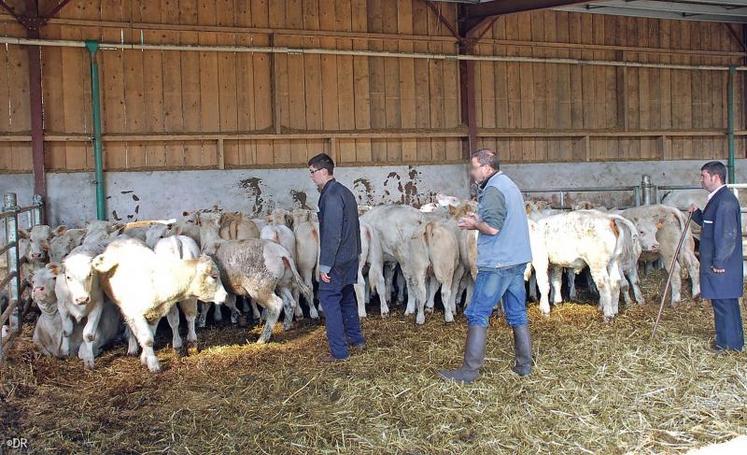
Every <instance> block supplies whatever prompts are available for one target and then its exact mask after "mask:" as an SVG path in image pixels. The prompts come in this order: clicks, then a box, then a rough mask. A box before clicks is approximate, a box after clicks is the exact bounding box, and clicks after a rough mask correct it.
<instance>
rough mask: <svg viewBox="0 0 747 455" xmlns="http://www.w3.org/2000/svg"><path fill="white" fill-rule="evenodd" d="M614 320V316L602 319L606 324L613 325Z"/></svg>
mask: <svg viewBox="0 0 747 455" xmlns="http://www.w3.org/2000/svg"><path fill="white" fill-rule="evenodd" d="M614 319H615V317H614V316H604V317H603V318H602V322H604V323H605V324H612V321H613V320H614Z"/></svg>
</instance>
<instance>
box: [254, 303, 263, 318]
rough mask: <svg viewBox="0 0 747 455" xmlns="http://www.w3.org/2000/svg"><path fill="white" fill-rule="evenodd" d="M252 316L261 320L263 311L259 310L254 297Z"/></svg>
mask: <svg viewBox="0 0 747 455" xmlns="http://www.w3.org/2000/svg"><path fill="white" fill-rule="evenodd" d="M252 317H253V318H254V319H255V320H256V321H261V320H262V318H263V317H264V315H263V313H260V312H259V307H258V306H257V302H255V301H254V299H252Z"/></svg>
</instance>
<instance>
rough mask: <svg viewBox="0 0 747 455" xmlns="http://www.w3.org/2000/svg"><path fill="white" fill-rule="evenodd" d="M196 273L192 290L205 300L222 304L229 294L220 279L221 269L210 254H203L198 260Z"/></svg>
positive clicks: (193, 293) (196, 295) (192, 292)
mask: <svg viewBox="0 0 747 455" xmlns="http://www.w3.org/2000/svg"><path fill="white" fill-rule="evenodd" d="M195 267H196V268H195V275H194V278H193V279H192V283H191V289H190V292H191V294H192V295H194V296H195V297H197V298H198V299H200V300H202V301H203V302H213V303H216V304H222V303H224V302H225V301H226V297H227V296H228V294H227V293H226V289H225V288H224V287H223V283H222V282H221V279H220V271H219V270H218V266H217V265H216V264H215V261H213V260H212V259H211V258H210V257H209V256H206V255H202V256H200V257H199V259H197V260H196V265H195Z"/></svg>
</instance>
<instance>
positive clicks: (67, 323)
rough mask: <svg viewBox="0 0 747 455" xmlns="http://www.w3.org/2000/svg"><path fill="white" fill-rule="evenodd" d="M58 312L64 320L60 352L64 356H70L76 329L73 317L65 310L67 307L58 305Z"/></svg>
mask: <svg viewBox="0 0 747 455" xmlns="http://www.w3.org/2000/svg"><path fill="white" fill-rule="evenodd" d="M58 311H59V313H60V318H61V320H62V343H61V346H60V351H61V352H62V355H64V356H69V355H70V337H71V336H72V335H73V329H74V324H73V317H72V316H70V313H68V312H67V310H66V309H65V305H58ZM79 352H80V351H79Z"/></svg>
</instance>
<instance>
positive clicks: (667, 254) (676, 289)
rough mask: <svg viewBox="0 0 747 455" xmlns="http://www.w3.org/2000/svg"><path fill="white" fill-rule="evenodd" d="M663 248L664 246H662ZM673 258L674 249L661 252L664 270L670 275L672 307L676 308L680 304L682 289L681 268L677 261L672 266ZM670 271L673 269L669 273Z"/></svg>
mask: <svg viewBox="0 0 747 455" xmlns="http://www.w3.org/2000/svg"><path fill="white" fill-rule="evenodd" d="M662 247H664V245H662ZM673 256H674V248H671V251H670V249H663V248H662V252H661V261H662V262H663V263H664V269H665V270H666V271H667V273H670V274H671V275H672V280H671V283H670V285H671V291H672V300H671V303H672V306H677V305H678V304H679V303H680V300H681V299H682V297H681V288H682V268H681V267H680V263H679V262H678V261H675V262H674V264H672V257H673ZM670 269H673V270H671V271H670Z"/></svg>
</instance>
